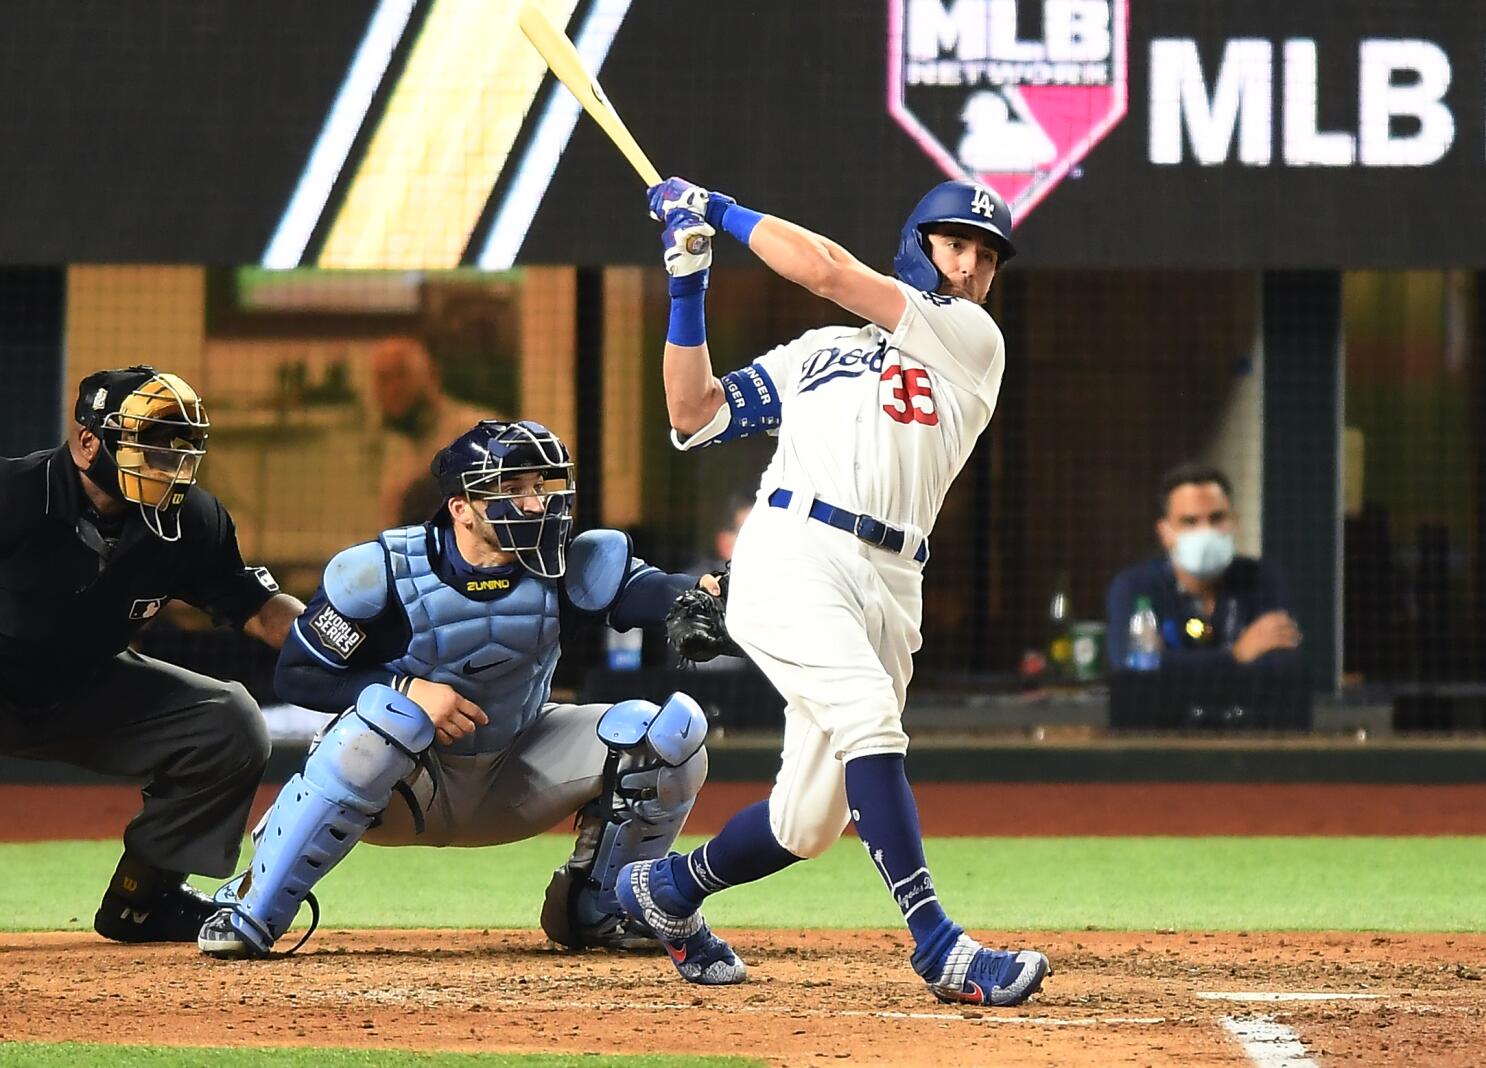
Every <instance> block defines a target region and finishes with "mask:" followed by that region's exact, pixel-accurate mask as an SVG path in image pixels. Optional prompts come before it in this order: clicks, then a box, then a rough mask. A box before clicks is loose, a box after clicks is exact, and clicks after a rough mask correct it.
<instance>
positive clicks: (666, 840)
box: [542, 693, 707, 950]
mask: <svg viewBox="0 0 1486 1068" xmlns="http://www.w3.org/2000/svg"><path fill="white" fill-rule="evenodd" d="M598 734H599V737H600V738H601V739H602V740H603V742H604V744H605V745H607V746H608V747H609V754H610V755H609V760H608V763H607V765H606V766H605V768H604V786H605V788H604V792H603V793H602V794H600V795H599V796H598V797H597V798H595V799H594V800H593V801H591V802H589V803H588V804H587V805H585V806H584V807H583V809H582V810H581V811H580V812H579V813H578V841H577V844H576V845H575V846H574V848H573V855H572V856H571V857H570V858H569V859H568V862H567V863H566V864H564V865H563V866H562V867H561V868H559V869H557V871H556V872H555V873H554V874H553V876H552V882H551V883H550V884H549V885H548V887H547V896H546V900H545V901H544V903H543V906H542V930H544V931H545V932H546V933H547V937H548V938H550V939H552V941H554V942H556V943H558V944H559V945H564V946H567V947H569V948H570V949H588V948H592V947H603V948H609V949H644V950H650V949H653V948H654V947H655V942H654V941H653V939H652V936H651V932H650V931H649V930H646V929H644V928H643V927H642V926H640V925H639V924H637V923H635V922H634V921H633V920H631V919H629V918H627V917H626V916H625V914H624V912H623V910H622V909H621V908H620V907H619V901H618V899H617V898H616V897H615V893H614V886H615V883H616V881H617V880H618V877H619V869H620V868H622V867H624V865H626V864H628V863H630V862H631V861H636V860H654V859H656V858H658V857H663V856H665V855H666V854H667V853H668V852H670V849H671V846H672V845H673V844H674V843H675V841H676V838H677V836H678V835H680V833H681V828H682V826H683V825H684V824H685V823H686V817H687V816H688V815H689V814H690V813H691V808H692V805H693V804H694V803H695V801H696V797H697V793H698V792H699V791H700V790H701V788H702V783H703V782H704V781H705V780H706V778H707V751H706V750H705V749H704V748H703V747H702V743H703V741H704V740H705V739H706V736H707V717H706V716H705V715H704V714H703V713H702V710H701V708H700V707H699V706H698V705H697V703H696V702H695V701H693V700H692V699H691V698H690V697H688V696H687V695H686V694H682V693H676V694H672V695H671V696H670V698H668V699H667V700H666V703H665V704H664V705H662V706H660V707H659V708H657V707H656V706H655V705H654V704H653V703H651V702H649V701H622V702H620V703H619V704H617V705H614V706H613V707H612V708H610V709H609V710H608V711H607V712H605V713H604V714H603V716H601V717H600V718H599V723H598Z"/></svg>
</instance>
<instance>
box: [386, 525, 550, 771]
mask: <svg viewBox="0 0 1486 1068" xmlns="http://www.w3.org/2000/svg"><path fill="white" fill-rule="evenodd" d="M380 540H381V542H382V545H383V547H384V548H385V549H386V550H387V560H388V564H389V566H390V568H391V574H392V585H393V589H394V591H395V592H396V594H397V599H398V600H399V601H400V602H402V606H403V610H404V611H405V612H406V613H407V617H408V624H409V626H410V628H411V631H412V636H411V638H409V640H408V648H407V651H406V652H405V653H403V655H402V656H400V657H399V658H397V659H396V660H392V661H389V662H388V664H387V666H388V667H389V668H391V669H392V670H393V671H396V672H398V673H399V674H404V675H413V676H416V677H418V678H421V679H427V680H429V681H430V682H442V683H445V684H447V685H449V686H452V687H453V688H454V689H456V690H458V691H459V693H460V694H462V695H463V696H464V697H466V698H468V699H469V700H471V701H473V702H475V704H477V705H479V706H480V707H481V708H482V709H484V710H485V714H486V715H488V716H489V717H490V723H489V725H488V726H484V727H479V728H477V729H476V731H475V733H473V734H471V735H469V736H468V737H465V738H462V739H460V740H459V741H457V742H455V743H454V744H453V745H450V746H446V747H445V749H446V751H447V752H451V753H481V752H498V751H499V750H502V749H505V748H506V747H507V746H509V745H510V744H511V740H512V739H513V738H514V737H515V736H516V734H517V733H518V732H519V731H520V730H521V728H523V727H525V726H526V724H527V723H529V722H531V720H532V719H534V718H535V717H536V716H537V715H538V714H539V713H540V712H541V709H542V705H543V704H544V703H545V702H546V701H547V697H548V694H549V692H550V689H551V684H552V672H553V670H554V669H555V668H556V667H557V658H558V655H559V651H560V650H559V647H558V640H557V639H558V623H557V609H558V594H557V583H556V582H554V581H550V580H543V579H539V578H536V577H535V576H532V575H528V574H526V573H525V572H521V571H518V574H517V576H516V577H513V578H512V579H511V584H512V589H511V591H510V592H509V593H507V594H506V595H505V596H503V597H501V598H499V599H497V600H473V599H471V598H469V597H467V596H465V594H464V593H463V592H462V591H460V590H457V589H455V588H454V587H452V586H450V585H449V584H448V583H447V582H445V581H444V579H443V578H442V577H441V576H440V575H439V573H438V571H437V570H436V569H435V564H434V561H433V560H432V559H430V557H429V552H428V540H429V539H428V534H427V528H425V527H422V526H416V527H398V528H396V529H393V530H388V531H385V532H384V533H383V534H382V536H381V539H380Z"/></svg>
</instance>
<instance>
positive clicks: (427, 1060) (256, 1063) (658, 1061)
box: [0, 1042, 763, 1068]
mask: <svg viewBox="0 0 1486 1068" xmlns="http://www.w3.org/2000/svg"><path fill="white" fill-rule="evenodd" d="M762 1063H763V1062H761V1061H756V1060H749V1059H744V1058H741V1057H676V1056H659V1055H654V1054H652V1055H647V1056H631V1055H628V1054H626V1055H625V1056H623V1057H607V1056H602V1057H601V1056H594V1055H591V1054H581V1055H572V1054H559V1053H411V1052H408V1051H405V1050H380V1049H378V1050H370V1049H366V1050H363V1049H315V1048H294V1049H243V1048H240V1047H234V1048H232V1049H208V1048H199V1047H190V1046H115V1045H96V1044H93V1043H86V1042H0V1068H9V1066H11V1065H16V1066H20V1065H25V1066H26V1068H51V1066H52V1065H56V1066H57V1068H73V1066H75V1065H79V1064H108V1065H109V1066H110V1068H218V1066H220V1068H369V1066H373V1065H375V1066H376V1068H618V1066H621V1065H622V1066H623V1068H745V1066H748V1065H757V1064H762Z"/></svg>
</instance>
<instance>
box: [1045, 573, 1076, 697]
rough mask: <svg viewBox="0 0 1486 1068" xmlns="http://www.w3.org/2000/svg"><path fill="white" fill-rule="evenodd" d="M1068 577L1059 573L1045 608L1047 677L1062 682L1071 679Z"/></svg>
mask: <svg viewBox="0 0 1486 1068" xmlns="http://www.w3.org/2000/svg"><path fill="white" fill-rule="evenodd" d="M1069 585H1070V583H1069V576H1068V572H1066V571H1059V572H1058V578H1057V581H1056V582H1055V583H1053V595H1052V597H1051V598H1049V600H1048V606H1047V677H1048V679H1049V680H1051V681H1053V682H1062V681H1064V680H1067V679H1070V678H1072V677H1073V636H1072V635H1071V634H1070V633H1069V627H1070V626H1071V625H1072V622H1073V605H1072V600H1071V598H1070V597H1069V596H1068V587H1069Z"/></svg>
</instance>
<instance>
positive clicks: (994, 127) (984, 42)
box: [888, 0, 1130, 221]
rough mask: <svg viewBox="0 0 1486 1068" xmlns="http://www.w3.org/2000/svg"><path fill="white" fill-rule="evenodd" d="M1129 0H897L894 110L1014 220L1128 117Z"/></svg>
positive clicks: (891, 70)
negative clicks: (1001, 202)
mask: <svg viewBox="0 0 1486 1068" xmlns="http://www.w3.org/2000/svg"><path fill="white" fill-rule="evenodd" d="M1129 23H1130V13H1129V0H1041V2H1040V3H1038V2H1037V0H889V3H888V111H889V112H890V113H891V114H892V116H893V118H894V119H895V120H896V121H897V123H898V124H899V125H900V126H902V127H903V128H904V129H905V130H907V131H908V133H909V134H910V135H911V136H912V137H913V139H914V140H915V141H917V142H918V144H919V147H921V148H922V149H923V150H924V151H925V152H926V153H927V154H928V155H929V157H930V158H931V159H933V160H934V161H935V162H936V163H937V164H938V165H939V167H940V168H941V169H942V170H943V171H944V173H945V174H946V175H948V176H949V177H951V178H965V177H973V178H976V179H978V180H979V181H981V182H984V183H985V184H986V185H989V186H991V187H992V188H994V189H995V190H996V191H997V192H999V193H1000V194H1001V195H1002V196H1003V197H1005V198H1006V202H1007V203H1008V204H1009V205H1010V207H1011V210H1012V217H1013V218H1014V219H1016V220H1017V221H1020V220H1022V219H1024V218H1026V216H1027V213H1028V212H1029V211H1031V210H1032V208H1033V207H1035V206H1036V205H1037V204H1038V203H1039V202H1040V201H1041V200H1042V198H1043V197H1045V196H1047V195H1048V193H1050V192H1052V191H1053V189H1054V188H1055V187H1056V186H1057V184H1058V183H1059V182H1060V181H1062V180H1063V178H1064V176H1065V175H1067V174H1068V172H1069V171H1070V170H1071V169H1072V168H1073V167H1074V165H1075V164H1077V163H1078V162H1079V161H1080V160H1081V159H1083V158H1084V157H1085V156H1086V155H1088V154H1089V152H1090V151H1091V150H1092V149H1093V147H1094V146H1095V145H1097V144H1098V143H1099V142H1100V141H1101V140H1102V139H1103V138H1104V136H1105V134H1107V133H1109V131H1110V130H1111V129H1113V128H1114V126H1115V124H1116V123H1117V122H1119V121H1120V119H1121V118H1123V117H1124V115H1125V103H1126V90H1125V86H1126V70H1127V66H1126V53H1127V49H1128V36H1129Z"/></svg>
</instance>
